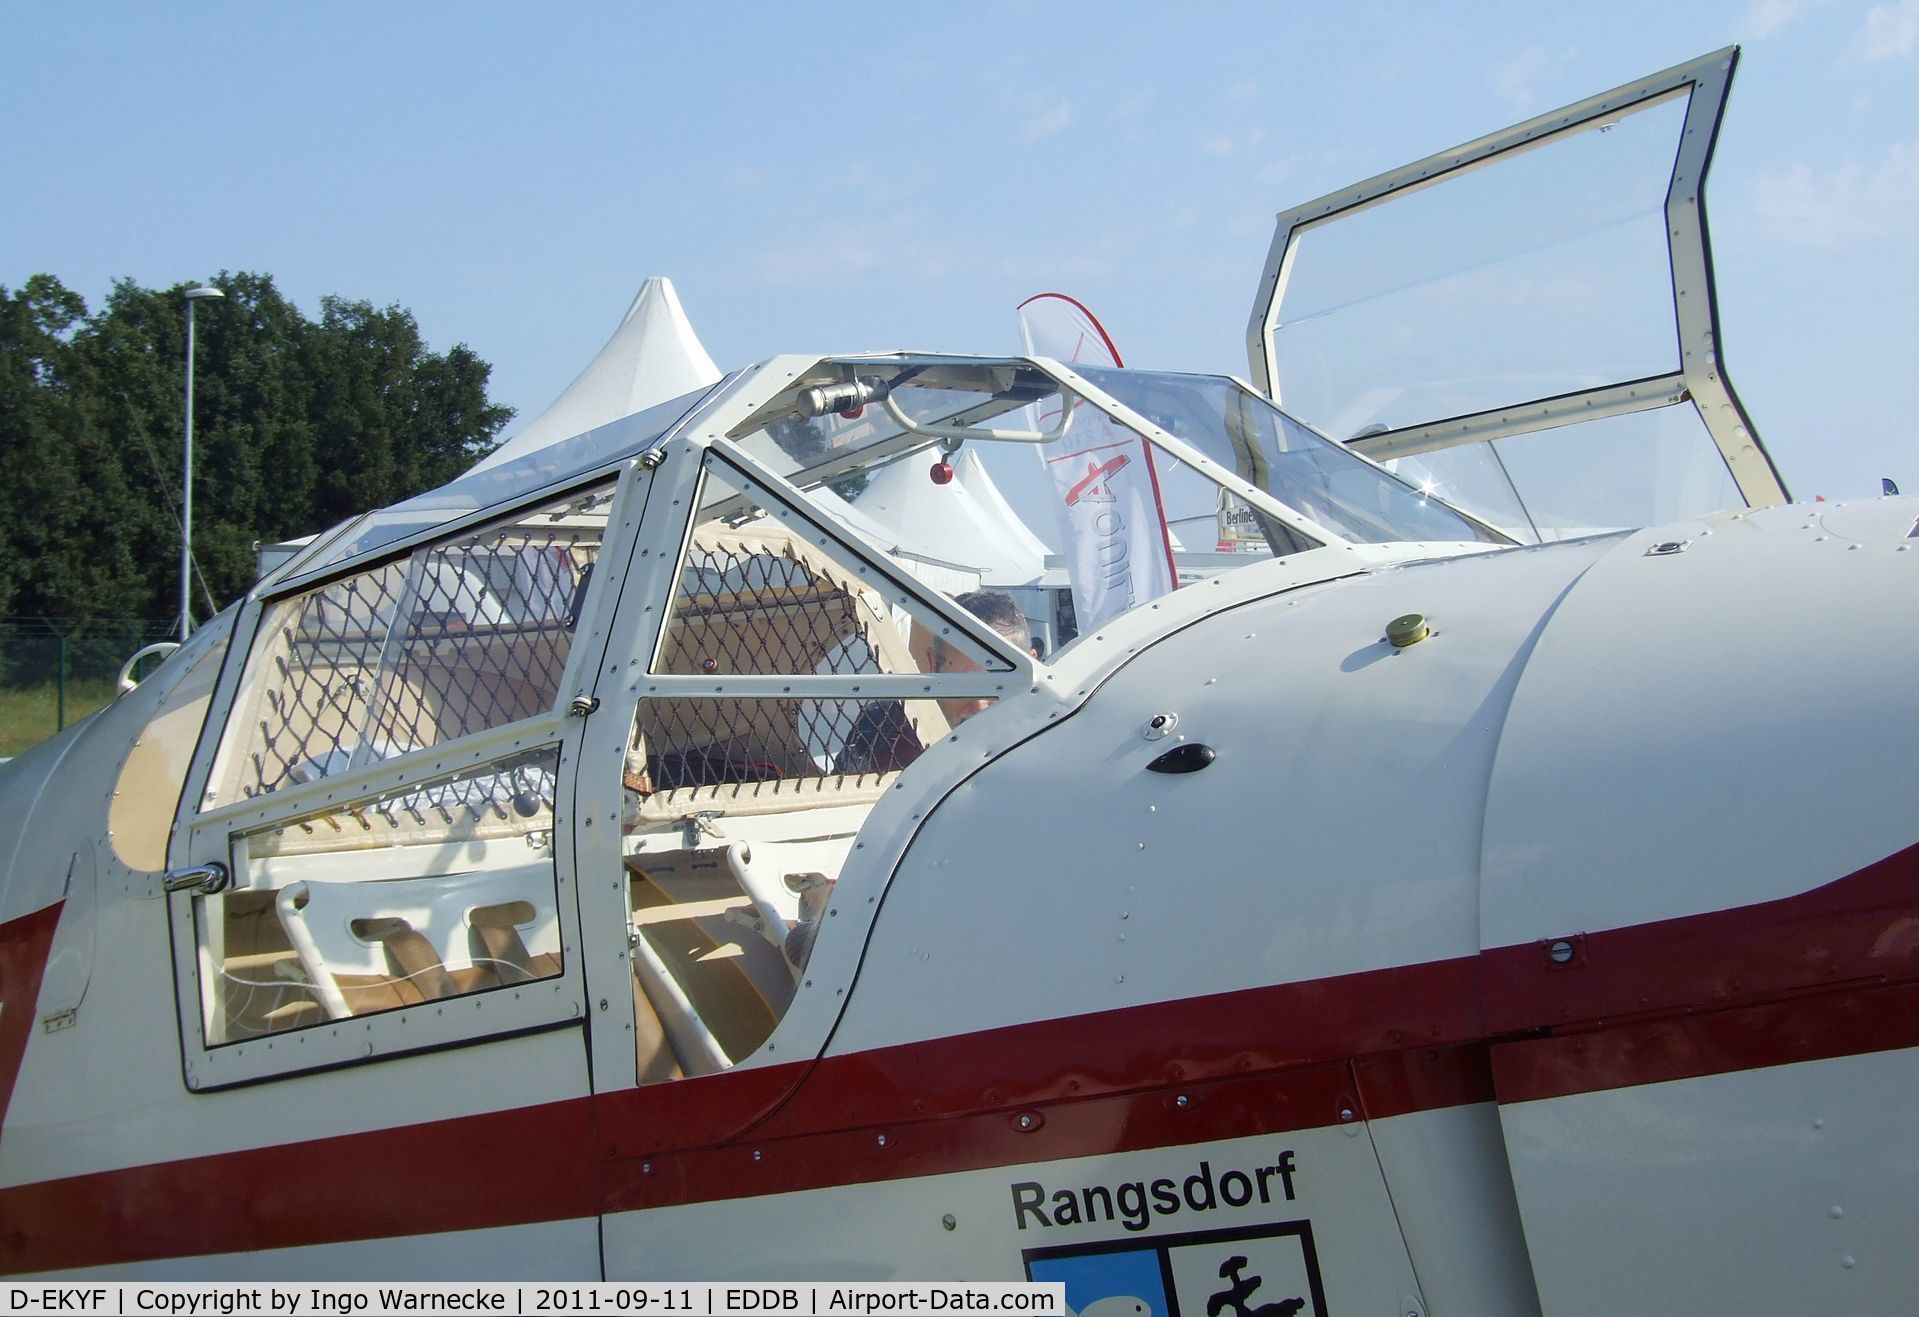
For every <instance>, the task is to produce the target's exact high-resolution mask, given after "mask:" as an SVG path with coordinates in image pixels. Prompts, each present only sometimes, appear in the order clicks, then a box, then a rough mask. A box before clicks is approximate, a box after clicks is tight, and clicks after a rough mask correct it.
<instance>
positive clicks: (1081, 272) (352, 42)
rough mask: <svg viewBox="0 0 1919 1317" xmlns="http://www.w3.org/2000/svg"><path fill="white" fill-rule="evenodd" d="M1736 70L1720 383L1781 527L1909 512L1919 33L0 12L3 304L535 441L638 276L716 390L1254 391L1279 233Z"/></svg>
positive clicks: (1200, 5)
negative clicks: (214, 308) (1050, 374)
mask: <svg viewBox="0 0 1919 1317" xmlns="http://www.w3.org/2000/svg"><path fill="white" fill-rule="evenodd" d="M1732 43H1739V44H1740V45H1741V46H1742V47H1743V55H1742V58H1741V62H1740V65H1739V69H1738V73H1737V76H1736V78H1735V81H1734V85H1733V91H1732V98H1731V102H1730V107H1729V109H1728V111H1727V114H1726V119H1725V123H1724V127H1723V129H1722V132H1721V138H1720V144H1719V151H1718V155H1717V157H1716V159H1715V161H1714V165H1713V173H1712V177H1711V180H1710V182H1709V185H1708V192H1707V199H1708V202H1709V205H1710V211H1711V218H1712V225H1713V251H1714V256H1715V259H1716V262H1717V288H1718V295H1719V305H1720V313H1721V317H1722V331H1723V334H1722V336H1723V358H1724V361H1725V364H1726V367H1727V370H1728V373H1729V375H1730V377H1731V378H1732V380H1733V382H1734V384H1735V386H1736V387H1737V389H1738V390H1739V393H1740V396H1741V398H1742V400H1743V401H1744V403H1745V405H1746V408H1747V410H1748V411H1749V413H1750V414H1751V415H1752V418H1753V420H1754V421H1755V423H1756V425H1757V427H1758V429H1759V432H1760V434H1761V435H1762V437H1763V438H1764V439H1765V441H1766V443H1767V445H1768V447H1769V449H1770V450H1771V452H1772V454H1773V457H1774V460H1775V462H1776V463H1777V465H1778V466H1779V468H1780V470H1781V472H1782V473H1783V475H1784V476H1785V478H1786V480H1787V482H1788V484H1789V486H1790V488H1791V489H1792V491H1793V493H1794V494H1795V495H1796V496H1798V497H1801V498H1810V497H1811V496H1813V495H1814V494H1822V495H1824V496H1826V497H1828V498H1841V497H1857V496H1864V495H1869V494H1876V493H1877V492H1878V482H1879V478H1880V477H1881V476H1892V477H1894V478H1895V479H1897V480H1899V481H1900V482H1901V484H1902V485H1903V486H1904V487H1905V488H1907V489H1908V490H1911V491H1915V492H1919V439H1916V438H1915V435H1914V427H1913V423H1912V421H1911V420H1910V419H1909V418H1908V417H1906V416H1905V414H1904V407H1903V405H1902V403H1901V401H1900V399H1901V398H1902V396H1903V393H1904V388H1905V386H1906V384H1907V382H1908V381H1909V379H1910V378H1911V377H1912V376H1913V375H1914V373H1915V367H1916V366H1919V363H1916V362H1915V349H1919V274H1916V273H1915V272H1916V271H1919V260H1915V257H1914V248H1915V243H1916V242H1919V0H1887V2H1886V3H1845V2H1844V0H1727V2H1723V3H1722V2H1720V0H1694V2H1691V3H1686V4H1679V5H1675V4H1672V3H1671V2H1670V0H1657V2H1655V3H1647V2H1643V0H1614V2H1612V3H1606V4H1587V3H1556V4H1550V5H1548V4H1540V3H1537V0H1534V3H1530V4H1507V3H1496V2H1485V3H1474V4H1470V5H1468V4H1431V3H1426V4H1412V3H1399V4H1387V3H1366V2H1365V0H1346V2H1340V3H1332V2H1328V3H1321V2H1319V0H1296V2H1293V3H1277V2H1273V0H1268V2H1267V3H1258V4H1254V3H1206V2H1204V0H1198V2H1193V3H1186V4H1182V5H1179V6H1172V5H1149V4H1142V3H1132V2H1130V0H1108V2H1107V3H1101V4H1097V5H1095V4H1091V3H1053V4H1043V5H1042V4H1013V3H996V2H987V3H968V4H964V5H939V6H932V5H913V4H899V3H892V4H884V5H882V4H867V3H836V4H833V5H830V6H829V5H813V6H802V5H797V4H789V5H774V4H771V3H763V4H761V3H736V4H731V5H696V4H674V5H665V4H660V5H643V4H639V3H621V4H611V3H608V4H599V3H554V4H547V5H542V6H538V7H537V8H536V7H535V6H532V5H508V4H504V3H491V2H488V0H477V2H475V3H464V4H453V3H447V2H442V0H419V2H418V3H410V4H406V5H391V4H385V3H381V4H374V3H364V2H361V0H341V2H340V3H329V4H305V5H297V4H275V5H262V4H257V3H246V4H218V3H199V4H170V5H154V4H146V3H140V4H112V3H73V2H71V0H62V2H61V3H46V2H43V0H9V3H7V4H5V5H4V6H0V52H4V57H5V68H6V74H5V76H4V77H0V179H4V180H5V185H4V187H0V285H6V286H9V287H14V286H18V285H19V284H20V283H21V282H23V281H24V280H25V279H26V278H27V277H28V276H30V275H32V274H35V273H40V272H45V273H50V274H53V275H56V276H58V277H59V278H60V279H61V280H62V281H63V282H64V283H65V284H67V286H69V287H71V288H73V289H74V290H76V291H78V292H80V293H81V294H82V295H83V296H84V297H86V299H87V301H88V304H89V306H96V305H98V304H99V302H100V301H101V299H102V298H104V296H105V295H106V293H107V291H108V290H109V288H110V287H111V286H112V282H113V280H115V279H116V278H129V279H133V280H135V281H137V282H139V283H141V284H143V285H148V286H169V285H172V284H175V283H179V282H181V281H186V280H202V279H210V278H212V277H214V276H215V275H217V274H218V273H219V272H220V271H222V270H251V271H257V272H263V273H268V274H271V275H272V276H273V277H274V279H275V280H276V281H277V283H278V284H279V286H280V288H281V290H282V291H283V292H284V293H286V294H287V295H289V296H290V297H292V298H293V299H294V300H295V301H296V302H298V303H299V304H300V306H301V307H302V308H303V309H305V310H306V311H307V313H308V314H310V315H317V313H318V309H319V301H320V298H321V297H322V296H324V295H326V294H338V295H341V296H344V297H348V298H354V299H360V298H364V299H367V300H370V301H372V302H374V303H376V304H379V305H388V304H398V305H400V306H403V307H406V308H408V309H410V310H411V311H412V312H413V313H414V315H415V316H416V317H417V318H418V320H419V323H420V325H421V328H422V331H423V332H424V334H425V335H426V337H427V340H428V342H429V344H430V345H431V346H432V347H433V348H434V349H435V350H445V349H446V348H449V347H451V346H453V345H454V344H455V343H461V342H464V343H466V344H467V345H469V346H470V347H471V348H472V349H473V350H474V351H475V352H477V353H478V354H479V355H480V356H481V357H482V358H484V359H486V360H487V361H489V362H491V363H492V364H493V376H492V385H491V391H492V395H493V397H494V398H495V400H497V401H500V402H504V403H506V404H508V405H510V406H512V407H514V408H516V409H518V411H519V417H518V418H517V420H516V421H515V422H514V423H513V424H510V425H509V426H508V432H509V433H510V432H511V430H512V429H513V428H514V425H517V424H520V423H524V422H525V421H528V420H531V419H532V418H533V417H534V416H536V415H537V414H538V413H539V412H540V411H541V410H542V409H543V408H544V407H545V406H546V405H547V403H549V402H550V401H551V400H552V399H553V398H554V397H555V396H556V395H558V394H559V392H560V391H561V390H562V389H563V388H565V386H566V385H567V384H568V383H569V382H570V381H571V379H572V378H573V377H574V376H575V375H576V374H577V373H578V372H579V370H580V369H581V368H582V367H583V366H584V365H585V364H586V363H587V362H588V361H589V360H590V359H591V358H592V357H593V355H594V353H595V352H597V351H598V349H599V347H600V345H601V344H602V343H603V342H604V341H605V340H606V338H607V336H608V335H609V334H611V332H612V331H613V329H614V328H615V326H616V325H617V324H618V322H619V319H620V317H621V315H622V314H623V313H624V312H625V310H626V307H627V305H628V303H629V301H630V300H631V298H632V296H633V294H634V292H635V291H636V290H637V289H638V288H639V286H640V283H641V281H642V280H643V279H645V278H646V277H647V276H648V275H654V274H664V275H668V276H671V277H672V279H673V280H674V282H675V285H676V286H677V288H678V290H679V293H680V296H681V299H682V301H683V302H684V304H685V307H686V310H687V313H688V315H689V316H690V318H691V320H692V322H693V325H694V327H695V328H696V330H697V331H698V332H699V334H700V337H701V338H702V340H703V341H704V343H705V344H706V347H707V350H708V351H709V352H710V353H711V354H712V356H713V357H714V359H715V360H716V361H717V362H718V363H719V365H720V366H721V367H722V368H733V367H737V366H743V365H746V364H748V363H750V362H752V361H755V360H758V359H761V358H764V357H767V356H771V355H773V354H775V353H778V352H811V351H818V352H821V353H833V352H854V351H865V350H884V349H893V348H914V349H929V350H941V351H955V352H977V353H1004V352H1011V351H1014V350H1016V347H1017V343H1018V338H1017V332H1016V325H1015V320H1014V307H1015V306H1016V304H1017V303H1018V302H1020V301H1021V300H1023V299H1024V298H1026V297H1028V296H1030V295H1032V294H1034V293H1036V292H1041V291H1047V290H1058V291H1063V292H1067V293H1070V294H1072V295H1073V296H1074V297H1076V298H1078V299H1079V300H1081V301H1083V302H1085V303H1086V304H1088V305H1089V306H1091V307H1092V308H1093V309H1094V310H1095V311H1096V312H1097V314H1098V315H1099V317H1100V318H1101V320H1102V321H1103V322H1104V323H1105V325H1106V327H1107V329H1108V330H1109V331H1110V333H1111V334H1112V336H1113V338H1114V339H1115V341H1116V342H1117V344H1118V345H1119V347H1120V350H1121V352H1122V353H1123V355H1124V356H1125V358H1126V361H1127V364H1129V365H1137V366H1152V367H1161V368H1166V369H1178V370H1200V371H1218V372H1225V373H1233V374H1239V375H1246V374H1247V373H1248V370H1247V363H1246V350H1245V333H1246V323H1247V318H1248V315H1249V313H1250V312H1251V310H1252V302H1253V295H1254V291H1255V288H1254V285H1255V282H1256V280H1257V279H1258V277H1259V274H1260V270H1261V267H1262V265H1263V263H1264V260H1265V256H1266V250H1267V246H1268V244H1269V243H1270V241H1271V238H1272V222H1273V216H1274V214H1275V212H1277V211H1279V210H1282V209H1284V208H1286V207H1289V206H1292V205H1295V204H1297V203H1300V202H1303V201H1308V200H1311V199H1313V198H1315V197H1317V196H1319V195H1321V194H1323V193H1326V192H1329V191H1331V190H1333V189H1335V188H1338V187H1340V186H1342V185H1344V184H1347V183H1351V182H1355V181H1357V180H1359V179H1362V178H1365V177H1368V176H1370V175H1372V174H1375V173H1378V172H1381V171H1383V170H1386V169H1389V168H1391V167H1393V166H1395V165H1398V164H1401V163H1403V162H1405V161H1409V160H1412V159H1416V158H1419V157H1422V156H1425V155H1427V154H1430V153H1432V152H1435V151H1438V150H1441V149H1444V148H1446V147H1450V146H1453V145H1455V144H1457V143H1460V142H1463V141H1466V140H1468V139H1470V138H1474V137H1477V136H1479V135H1481V134H1484V133H1487V132H1491V131H1493V130H1495V129H1498V128H1501V127H1503V126H1505V125H1506V124H1508V123H1511V122H1514V121H1516V120H1519V119H1521V118H1525V117H1527V116H1530V115H1533V114H1536V113H1539V112H1541V111H1544V110H1547V109H1550V108H1553V107H1555V106H1557V105H1559V104H1562V103H1565V102H1568V101H1571V100H1574V99H1578V98H1581V97H1584V96H1587V95H1590V94H1593V93H1596V92H1600V91H1604V90H1606V89H1608V88H1611V87H1613V86H1615V85H1618V84H1621V83H1625V82H1629V81H1632V80H1634V79H1637V78H1639V77H1641V76H1643V75H1646V74H1650V73H1652V72H1655V71H1657V70H1660V69H1663V68H1666V67H1668V66H1670V65H1674V64H1678V63H1681V62H1683V61H1686V60H1689V59H1691V58H1693V57H1695V56H1699V55H1702V54H1705V53H1707V52H1710V51H1712V50H1715V49H1717V48H1719V47H1721V46H1725V45H1728V44H1732Z"/></svg>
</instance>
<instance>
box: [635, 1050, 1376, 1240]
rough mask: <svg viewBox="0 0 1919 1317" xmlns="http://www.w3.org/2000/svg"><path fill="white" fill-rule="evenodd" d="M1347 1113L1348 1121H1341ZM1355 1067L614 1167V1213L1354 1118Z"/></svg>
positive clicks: (762, 1141) (750, 1144) (827, 1134)
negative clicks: (1352, 1071) (1353, 1081)
mask: <svg viewBox="0 0 1919 1317" xmlns="http://www.w3.org/2000/svg"><path fill="white" fill-rule="evenodd" d="M1342 1113H1348V1114H1347V1115H1346V1116H1344V1117H1342ZM1356 1114H1357V1103H1356V1101H1355V1099H1354V1096H1353V1085H1352V1074H1351V1071H1350V1070H1349V1069H1348V1067H1346V1066H1345V1065H1339V1064H1333V1065H1316V1066H1307V1067H1302V1068H1298V1069H1294V1070H1289V1071H1287V1072H1286V1073H1285V1074H1282V1075H1261V1076H1258V1077H1254V1078H1242V1079H1228V1080H1221V1081H1216V1082H1213V1083H1201V1084H1176V1085H1171V1086H1166V1087H1161V1088H1155V1089H1152V1090H1150V1091H1147V1092H1139V1093H1128V1094H1121V1095H1112V1096H1105V1097H1093V1098H1082V1099H1079V1100H1076V1101H1072V1102H1063V1103H1058V1104H1055V1105H1050V1106H1033V1107H1022V1108H1016V1109H1012V1110H1006V1111H994V1112H984V1113H979V1114H974V1115H966V1116H948V1117H944V1118H941V1119H936V1120H904V1121H899V1122H894V1123H889V1124H885V1125H880V1126H868V1127H866V1128H863V1129H846V1128H841V1129H837V1130H827V1131H823V1132H820V1133H816V1134H805V1135H798V1136H793V1137H787V1138H754V1139H750V1140H748V1141H746V1142H743V1143H739V1144H736V1145H734V1146H731V1147H724V1148H706V1149H699V1150H695V1151H689V1152H680V1153H669V1154H665V1155H661V1156H656V1157H648V1158H633V1159H627V1160H624V1161H621V1162H618V1163H615V1164H614V1165H611V1166H609V1167H607V1173H606V1210H607V1211H609V1212H620V1211H630V1210H634V1209H637V1208H650V1207H665V1206H670V1205H678V1204H683V1203H697V1202H713V1201H717V1200H721V1199H730V1198H750V1197H757V1196H759V1195H762V1194H776V1193H790V1192H793V1191H796V1190H802V1189H822V1188H829V1187H833V1186H837V1185H851V1184H870V1183H878V1182H881V1181H886V1180H902V1179H911V1178H913V1177H916V1176H926V1175H950V1174H952V1173H954V1172H957V1171H971V1170H984V1169H988V1168H991V1167H996V1166H1014V1165H1021V1164H1025V1163H1029V1162H1045V1161H1056V1160H1060V1159H1063V1158H1069V1157H1084V1156H1090V1155H1093V1154H1097V1153H1111V1152H1134V1151H1138V1150H1140V1149H1145V1148H1162V1147H1174V1146H1178V1145H1181V1144H1188V1143H1212V1142H1217V1141H1219V1140H1223V1139H1237V1138H1245V1137H1247V1136H1250V1135H1258V1134H1281V1133H1285V1132H1287V1131H1291V1130H1301V1129H1313V1128H1319V1127H1323V1126H1328V1125H1334V1124H1338V1123H1340V1121H1341V1120H1342V1118H1344V1119H1354V1118H1356Z"/></svg>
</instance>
